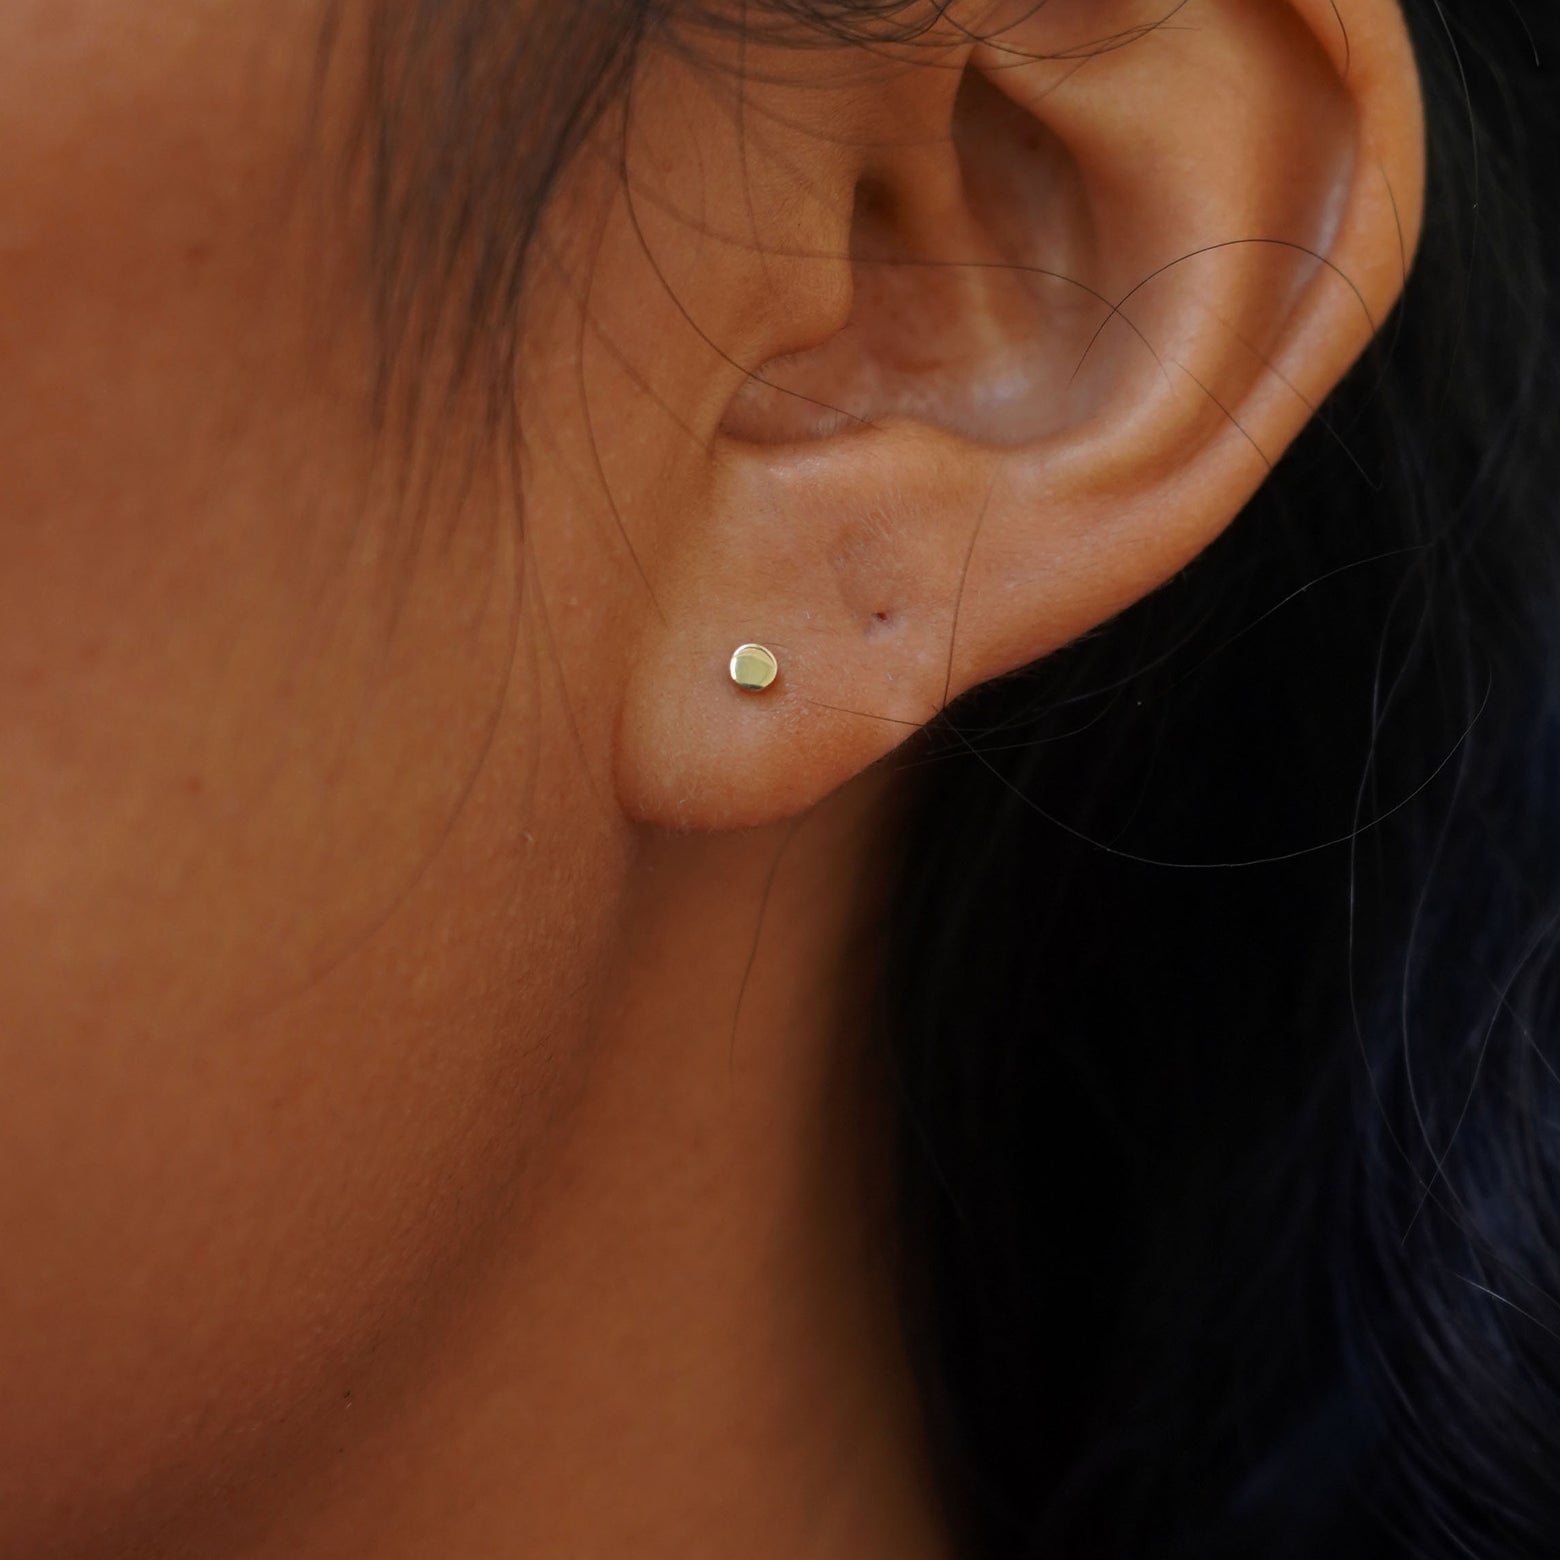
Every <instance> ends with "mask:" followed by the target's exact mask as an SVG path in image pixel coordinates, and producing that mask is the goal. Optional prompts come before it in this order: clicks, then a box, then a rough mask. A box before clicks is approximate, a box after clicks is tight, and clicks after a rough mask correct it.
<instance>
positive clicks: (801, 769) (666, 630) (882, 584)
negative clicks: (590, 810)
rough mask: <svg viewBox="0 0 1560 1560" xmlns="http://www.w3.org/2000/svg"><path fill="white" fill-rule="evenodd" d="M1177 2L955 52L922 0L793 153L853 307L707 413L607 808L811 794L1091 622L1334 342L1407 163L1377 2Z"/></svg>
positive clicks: (1304, 415) (1050, 12)
mask: <svg viewBox="0 0 1560 1560" xmlns="http://www.w3.org/2000/svg"><path fill="white" fill-rule="evenodd" d="M1194 4H1195V9H1196V23H1197V25H1196V26H1195V27H1186V26H1183V27H1180V28H1176V29H1171V28H1168V27H1166V28H1140V29H1139V30H1138V33H1137V34H1135V35H1133V34H1131V33H1130V30H1128V29H1125V28H1118V29H1114V30H1111V29H1106V28H1104V27H1103V26H1102V21H1101V16H1100V10H1101V8H1099V7H1098V6H1094V5H1090V6H1087V7H1084V6H1081V5H1074V4H1070V3H1067V0H1056V3H1049V4H1047V5H1045V6H1041V7H1035V6H1033V5H1032V4H1021V5H1017V6H1016V7H1015V9H1014V14H1013V16H1012V17H1011V18H1007V17H1001V18H996V17H988V20H987V24H986V26H985V29H984V32H983V33H982V35H981V36H982V37H983V38H984V40H985V41H980V42H976V41H973V37H974V34H975V28H974V25H973V22H972V21H969V20H966V21H964V22H963V23H962V24H961V25H960V26H959V27H955V26H954V25H953V20H952V19H951V18H950V20H949V21H948V22H947V24H946V28H947V32H946V44H945V46H944V47H942V49H941V52H940V54H939V55H938V57H937V58H935V59H933V58H930V57H928V56H926V55H925V54H923V55H921V56H919V57H918V58H916V59H911V60H907V61H906V62H905V65H904V68H903V69H902V70H898V71H896V72H892V73H881V74H880V75H879V76H878V77H876V78H874V80H875V85H874V87H873V90H874V91H875V92H877V93H878V94H879V95H880V97H881V98H882V101H881V102H880V103H878V104H877V105H876V108H877V109H878V110H879V111H880V122H887V123H889V124H890V125H891V127H892V129H893V133H892V134H878V135H875V136H873V137H863V138H862V141H861V143H860V145H859V146H857V147H855V148H854V149H852V148H850V147H849V146H848V144H847V143H846V142H845V141H844V140H843V138H840V137H836V136H824V135H819V136H818V137H817V138H816V142H815V144H814V146H813V148H812V150H811V152H807V153H804V155H815V156H816V157H818V158H819V159H820V161H824V160H827V161H829V163H830V167H829V175H828V179H824V178H822V177H820V180H819V183H826V182H830V181H832V187H834V188H837V189H849V190H851V191H852V194H851V196H850V199H851V203H852V204H851V208H850V209H849V210H848V211H845V210H842V211H840V212H839V213H838V218H839V223H840V226H841V228H842V229H843V230H846V231H849V233H850V235H851V237H850V241H849V247H850V257H849V258H850V265H851V273H852V283H853V302H852V307H851V310H850V315H849V318H848V320H847V321H846V323H845V324H844V326H843V327H842V328H840V329H838V330H837V331H835V332H834V333H833V334H832V335H831V336H830V337H829V339H827V340H825V341H823V342H822V343H821V344H813V345H810V346H808V347H806V348H805V349H804V350H801V351H792V352H782V353H780V354H778V355H775V356H772V357H771V358H770V359H769V360H767V361H764V362H760V363H755V364H752V365H750V369H751V372H750V374H749V375H748V377H747V378H746V379H745V380H744V381H743V382H742V383H741V384H740V385H739V386H738V387H737V388H736V389H735V390H734V392H733V393H732V394H731V395H730V396H729V398H728V399H727V401H726V404H725V406H724V408H723V410H722V412H721V414H720V420H719V423H718V424H717V426H716V427H715V428H713V429H712V430H711V434H712V437H711V442H710V456H709V467H708V484H707V487H706V489H705V495H706V501H705V504H704V506H703V507H702V508H701V510H700V514H699V517H698V519H697V521H696V522H694V523H690V524H689V525H688V526H687V527H686V528H684V530H683V531H682V532H681V533H680V535H679V536H678V537H677V538H675V540H673V539H668V542H667V545H666V546H665V548H664V549H663V551H662V553H661V556H660V560H659V562H660V568H659V570H658V578H659V579H660V580H661V581H662V582H664V584H663V588H662V592H661V595H662V602H663V608H664V609H665V611H666V617H665V620H664V621H661V622H657V623H654V624H647V626H646V629H645V633H644V636H643V641H642V651H641V655H640V657H639V658H638V662H637V670H636V674H635V676H634V677H633V678H631V680H630V683H629V685H628V687H627V688H626V690H625V698H624V702H623V706H622V710H621V712H620V722H619V734H618V751H617V767H618V783H619V790H620V796H621V799H622V801H623V805H624V806H625V809H626V810H627V811H628V812H629V813H630V815H631V816H635V817H637V818H639V819H640V820H642V821H644V822H650V823H656V824H660V825H662V826H668V827H681V828H726V827H736V826H741V825H745V824H754V823H760V822H765V821H769V820H771V819H774V818H778V817H783V816H786V815H788V814H791V813H794V812H797V811H799V810H802V809H805V808H806V807H808V806H810V805H811V804H812V803H813V802H816V801H817V800H819V799H820V798H821V797H822V796H824V795H826V794H827V793H828V792H829V791H831V790H832V789H834V788H835V787H836V786H838V785H840V784H841V783H843V782H844V781H845V780H847V779H849V778H850V777H851V776H852V775H854V774H856V773H858V772H859V771H860V770H862V769H863V768H865V767H866V766H868V765H869V764H871V763H872V762H873V761H874V760H876V759H877V758H879V757H881V756H882V755H883V754H885V753H887V752H888V751H890V750H891V749H892V748H894V747H896V746H897V745H898V744H899V743H900V742H901V741H903V740H904V738H905V737H906V736H907V735H908V734H909V733H910V732H912V731H913V730H915V729H916V728H917V727H918V726H919V725H921V724H923V723H924V722H926V721H927V720H929V719H930V718H932V716H934V715H935V713H936V712H937V711H938V710H939V709H940V708H941V707H942V706H943V704H945V703H946V702H947V701H948V699H949V698H951V697H954V696H956V695H957V694H959V693H960V692H962V691H964V690H965V689H967V688H969V687H970V686H973V685H974V684H976V683H978V682H981V681H985V680H987V679H989V678H991V677H995V676H999V675H1001V674H1002V673H1004V672H1006V671H1009V670H1012V669H1014V668H1016V667H1019V666H1022V665H1024V664H1026V663H1028V662H1030V661H1032V660H1035V659H1037V658H1039V657H1040V656H1043V655H1044V654H1046V653H1048V652H1049V651H1050V650H1052V649H1054V648H1056V647H1058V646H1059V645H1061V644H1063V643H1065V642H1066V641H1068V640H1070V639H1072V638H1074V637H1076V636H1077V635H1078V634H1080V633H1083V632H1085V631H1086V630H1087V629H1089V628H1090V627H1092V626H1094V625H1095V624H1097V623H1099V622H1100V621H1102V620H1103V619H1105V618H1106V617H1108V616H1111V615H1113V614H1114V613H1116V612H1118V611H1120V610H1122V609H1123V608H1125V607H1126V606H1127V605H1129V604H1130V603H1131V602H1132V601H1134V600H1136V599H1137V598H1138V597H1139V596H1141V595H1143V594H1144V593H1146V592H1147V591H1149V590H1151V589H1153V588H1154V587H1155V586H1156V585H1157V584H1158V583H1160V582H1161V581H1162V580H1163V579H1165V578H1166V577H1167V576H1168V575H1170V574H1171V573H1173V572H1174V571H1175V570H1176V569H1177V568H1179V567H1181V566H1182V565H1183V564H1184V563H1185V562H1186V561H1187V560H1188V559H1189V558H1190V557H1191V556H1193V555H1194V554H1195V553H1197V552H1198V551H1200V550H1201V549H1202V548H1203V547H1205V546H1206V545H1207V544H1208V543H1209V542H1210V541H1211V540H1212V539H1213V537H1214V536H1215V535H1217V533H1218V532H1219V530H1221V529H1222V528H1223V526H1224V525H1225V524H1227V523H1228V521H1229V520H1230V519H1231V518H1233V516H1234V515H1235V514H1236V513H1237V512H1238V510H1239V509H1240V507H1241V506H1242V505H1243V504H1244V503H1245V501H1246V500H1247V499H1248V498H1249V497H1250V495H1251V493H1252V492H1253V491H1254V490H1255V488H1256V487H1257V486H1258V485H1259V484H1260V482H1261V481H1262V480H1263V478H1264V477H1265V475H1266V474H1267V472H1268V470H1269V469H1270V468H1271V465H1272V463H1273V461H1275V460H1276V459H1277V458H1278V456H1279V455H1280V454H1281V453H1282V451H1283V450H1284V448H1285V447H1286V446H1287V445H1288V443H1289V442H1290V441H1291V440H1292V439H1293V438H1294V437H1295V435H1296V434H1297V433H1298V432H1299V430H1300V429H1301V428H1302V427H1303V426H1304V424H1305V422H1306V421H1307V420H1308V418H1309V417H1310V416H1311V415H1313V412H1314V409H1315V407H1316V406H1317V405H1318V404H1319V403H1320V402H1321V400H1323V399H1324V398H1325V396H1326V395H1327V393H1328V392H1329V391H1330V390H1331V388H1332V387H1333V385H1334V384H1336V382H1337V381H1338V379H1339V378H1340V377H1341V376H1342V375H1343V374H1344V373H1345V372H1346V371H1347V369H1348V367H1349V366H1350V364H1351V363H1352V362H1353V361H1354V359H1355V358H1356V357H1357V356H1358V354H1359V353H1360V351H1361V350H1362V349H1363V347H1364V346H1365V344H1366V342H1367V341H1368V340H1369V338H1370V336H1371V334H1372V333H1373V331H1374V330H1375V329H1376V327H1377V326H1378V324H1379V322H1380V321H1381V320H1382V319H1383V318H1384V317H1385V315H1386V314H1387V312H1388V311H1389V310H1390V308H1391V306H1392V304H1393V302H1394V301H1395V299H1396V297H1397V295H1398V292H1399V290H1400V288H1401V285H1402V281H1403V275H1404V268H1405V265H1406V257H1407V255H1408V254H1409V253H1410V252H1411V249H1412V245H1413V240H1414V235H1415V232H1416V231H1417V223H1418V213H1419V204H1420V199H1421V191H1422V184H1423V168H1422V155H1423V154H1422V129H1421V120H1420V109H1419V99H1418V90H1417V78H1416V75H1415V71H1414V65H1413V59H1412V54H1411V51H1410V48H1409V44H1408V40H1407V36H1406V33H1405V30H1404V27H1403V22H1402V18H1401V16H1400V14H1399V12H1398V9H1397V6H1396V3H1395V0H1340V5H1339V7H1338V9H1337V10H1335V9H1334V7H1333V5H1332V4H1331V3H1329V0H1287V3H1284V0H1274V3H1273V4H1271V5H1262V6H1256V5H1251V4H1249V3H1245V0H1194ZM991 9H992V8H991V7H989V6H988V7H986V11H987V12H990V11H991ZM1104 9H1106V10H1114V9H1116V8H1113V7H1109V6H1107V7H1105V8H1104ZM1120 9H1122V10H1123V11H1125V10H1126V9H1129V8H1125V7H1123V8H1120ZM1188 9H1189V8H1186V7H1183V8H1182V9H1181V11H1180V12H1179V13H1178V19H1179V20H1180V21H1181V22H1182V23H1185V22H1186V21H1188V19H1189V18H1188V14H1187V12H1188ZM1107 33H1109V34H1110V36H1106V35H1107ZM1091 40H1092V46H1091ZM1101 40H1103V41H1101ZM793 68H794V67H793ZM950 70H952V71H954V72H955V75H954V78H953V79H954V80H956V81H957V82H958V87H957V90H956V91H950V89H949V81H950V77H949V71H950ZM836 72H837V74H838V76H839V78H840V79H841V81H848V80H849V79H850V77H849V73H848V72H847V71H845V70H844V69H843V68H842V67H839V66H837V67H836ZM752 90H761V89H752ZM839 90H840V91H841V92H846V91H848V90H849V89H848V88H846V87H844V86H842V87H841V88H840V89H839ZM860 91H861V89H860V88H859V87H858V89H857V98H856V100H855V106H856V109H857V111H858V112H859V101H860ZM791 155H792V157H793V158H794V157H795V156H796V155H797V153H796V151H795V148H794V147H793V148H792V151H791ZM842 156H848V157H850V158H852V159H853V167H852V170H851V172H852V174H853V177H851V178H849V179H842V178H841V177H840V169H839V167H838V159H839V158H840V157H842ZM764 198H765V190H764V188H763V186H762V181H761V180H750V181H749V183H748V185H747V188H746V190H745V191H744V199H746V200H748V201H750V202H751V201H757V202H762V201H763V200H764ZM836 258H837V257H836ZM777 302H783V300H776V299H775V298H773V297H771V298H768V299H766V300H764V305H765V307H767V308H770V309H773V308H774V307H775V306H776V304H777ZM756 304H757V300H755V306H756ZM750 639H751V640H755V641H759V642H761V643H763V644H766V645H768V646H769V647H770V648H771V649H773V650H775V652H776V654H777V655H778V656H779V658H780V662H781V665H782V666H783V668H784V671H783V675H782V677H781V678H780V680H779V681H778V682H777V683H776V685H775V687H774V688H772V689H771V690H770V691H769V692H768V693H766V694H765V695H764V696H763V698H762V699H753V698H752V697H751V696H750V695H745V694H743V693H741V692H739V691H738V690H737V689H736V688H735V687H734V686H733V685H732V683H731V681H730V679H729V678H728V677H726V676H725V668H726V663H727V661H728V659H729V657H730V655H731V652H732V647H733V646H735V645H737V644H739V643H741V642H743V641H746V640H750Z"/></svg>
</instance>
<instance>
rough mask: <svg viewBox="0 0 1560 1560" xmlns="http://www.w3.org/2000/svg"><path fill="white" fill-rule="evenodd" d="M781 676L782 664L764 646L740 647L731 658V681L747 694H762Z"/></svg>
mask: <svg viewBox="0 0 1560 1560" xmlns="http://www.w3.org/2000/svg"><path fill="white" fill-rule="evenodd" d="M779 674H780V663H779V662H778V661H777V660H776V659H775V657H774V652H773V651H772V650H766V649H765V648H764V647H763V645H738V646H737V648H736V650H735V651H734V652H733V653H732V657H731V680H732V682H734V683H735V684H736V685H737V686H738V687H739V688H741V689H743V690H744V691H745V692H747V693H762V692H763V691H764V689H765V688H767V687H768V686H769V685H770V683H772V682H773V681H774V680H775V678H776V677H777V676H779Z"/></svg>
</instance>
